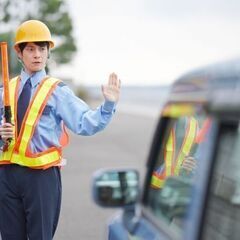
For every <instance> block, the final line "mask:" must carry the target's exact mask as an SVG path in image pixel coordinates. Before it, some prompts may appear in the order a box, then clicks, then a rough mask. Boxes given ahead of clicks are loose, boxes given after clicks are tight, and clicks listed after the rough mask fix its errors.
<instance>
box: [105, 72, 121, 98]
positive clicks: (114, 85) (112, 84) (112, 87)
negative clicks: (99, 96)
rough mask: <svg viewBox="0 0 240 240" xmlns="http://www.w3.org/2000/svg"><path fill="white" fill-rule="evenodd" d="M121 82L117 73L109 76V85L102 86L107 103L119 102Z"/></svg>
mask: <svg viewBox="0 0 240 240" xmlns="http://www.w3.org/2000/svg"><path fill="white" fill-rule="evenodd" d="M120 88H121V81H120V79H118V77H117V75H116V74H115V73H112V74H110V75H109V78H108V84H107V85H102V93H103V96H104V98H105V100H107V101H111V102H117V101H118V100H119V95H120Z"/></svg>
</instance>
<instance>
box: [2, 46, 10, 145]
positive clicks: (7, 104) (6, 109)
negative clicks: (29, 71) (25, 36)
mask: <svg viewBox="0 0 240 240" xmlns="http://www.w3.org/2000/svg"><path fill="white" fill-rule="evenodd" d="M0 45H1V57H2V82H3V105H4V119H5V122H7V123H12V122H11V118H12V112H11V105H10V96H9V72H8V50H7V43H6V42H0ZM11 140H12V139H9V141H11Z"/></svg>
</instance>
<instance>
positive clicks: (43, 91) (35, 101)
mask: <svg viewBox="0 0 240 240" xmlns="http://www.w3.org/2000/svg"><path fill="white" fill-rule="evenodd" d="M19 82H20V78H19V77H16V78H13V79H12V80H11V81H10V82H9V89H10V104H11V110H12V123H14V126H13V128H14V132H15V137H14V138H13V140H12V141H11V143H10V144H9V146H8V148H7V149H6V150H5V151H3V152H2V154H1V156H0V164H13V163H14V164H18V165H21V166H26V167H30V168H36V169H47V168H49V167H51V166H55V165H58V164H59V163H60V161H61V158H62V147H50V148H49V149H47V150H45V151H43V152H39V153H33V152H31V150H30V141H31V139H32V137H33V134H34V131H35V128H36V126H37V124H38V121H39V119H40V117H41V115H42V112H43V110H44V108H45V106H46V104H47V101H48V99H49V97H50V96H51V94H52V92H53V91H54V89H55V88H56V87H57V85H58V84H59V82H60V80H58V79H55V78H50V77H47V78H45V79H43V80H42V81H41V83H40V84H39V86H38V88H37V90H36V93H35V94H34V96H33V97H32V100H31V101H30V103H29V106H28V108H27V111H26V114H25V116H24V119H23V122H22V126H21V129H20V132H19V135H18V136H17V132H18V131H17V101H18V88H19ZM63 139H64V140H66V139H68V135H67V133H66V131H65V129H63V135H62V136H61V138H60V139H59V141H60V143H61V142H65V144H64V145H66V144H67V142H68V141H63ZM64 145H62V146H64Z"/></svg>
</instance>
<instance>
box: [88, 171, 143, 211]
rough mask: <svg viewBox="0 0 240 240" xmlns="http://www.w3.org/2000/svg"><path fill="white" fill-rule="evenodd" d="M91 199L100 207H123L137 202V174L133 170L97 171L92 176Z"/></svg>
mask: <svg viewBox="0 0 240 240" xmlns="http://www.w3.org/2000/svg"><path fill="white" fill-rule="evenodd" d="M92 190H93V199H94V201H95V202H96V204H98V205H99V206H102V207H124V206H130V205H133V204H135V203H136V202H137V200H138V197H139V174H138V172H137V171H135V170H131V169H126V170H124V169H123V170H99V171H97V172H95V173H94V176H93V187H92Z"/></svg>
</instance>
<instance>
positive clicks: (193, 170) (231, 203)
mask: <svg viewBox="0 0 240 240" xmlns="http://www.w3.org/2000/svg"><path fill="white" fill-rule="evenodd" d="M146 168H147V171H146V172H147V174H146V176H145V182H144V184H143V185H140V182H139V175H138V172H137V171H136V170H134V169H115V170H114V169H111V170H109V169H108V170H99V171H98V172H96V173H95V174H94V177H93V198H94V200H95V202H96V203H97V204H98V205H100V206H103V207H120V208H121V209H122V211H121V212H120V213H117V214H116V215H115V216H113V218H112V219H111V222H110V223H109V226H108V239H110V240H127V239H132V240H138V239H139V240H140V239H141V240H157V239H161V240H162V239H163V240H165V239H182V240H197V239H206V240H214V239H216V240H227V239H231V240H239V239H240V61H238V60H234V61H230V62H225V63H220V64H215V65H211V66H207V67H204V68H201V69H198V70H195V71H193V72H190V73H188V74H186V75H184V76H182V77H180V78H179V79H177V80H176V81H175V83H174V84H173V85H172V87H171V91H170V94H169V96H168V99H167V102H166V103H165V105H164V107H163V108H162V110H161V114H160V118H159V122H158V125H157V128H156V130H155V134H154V136H153V140H152V145H151V148H150V151H149V157H148V159H147V162H146Z"/></svg>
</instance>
